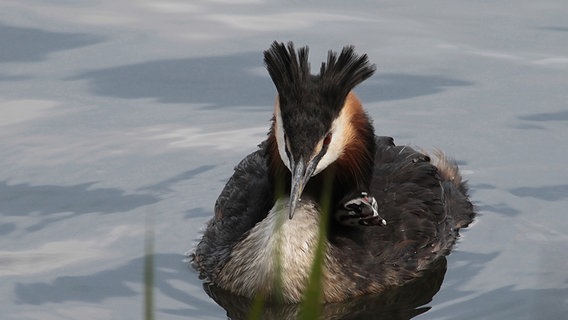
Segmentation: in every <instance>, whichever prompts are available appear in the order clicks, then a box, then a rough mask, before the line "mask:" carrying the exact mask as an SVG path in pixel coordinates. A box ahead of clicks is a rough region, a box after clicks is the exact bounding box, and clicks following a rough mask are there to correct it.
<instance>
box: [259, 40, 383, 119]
mask: <svg viewBox="0 0 568 320" xmlns="http://www.w3.org/2000/svg"><path fill="white" fill-rule="evenodd" d="M264 62H265V64H266V69H267V70H268V74H269V75H270V77H271V78H272V81H273V82H274V85H275V86H276V90H277V91H278V94H279V95H280V99H293V100H296V101H300V100H301V97H302V95H305V94H307V93H308V91H310V90H313V89H314V88H315V87H317V90H318V91H319V92H320V93H321V94H322V96H323V97H324V98H325V99H326V100H328V101H327V104H328V105H329V106H333V107H334V109H335V108H341V105H342V102H343V101H344V100H345V97H346V96H347V94H348V93H349V91H351V90H352V89H353V88H354V87H355V86H356V85H358V84H359V83H361V82H362V81H364V80H365V79H367V78H369V77H370V76H371V75H372V74H373V73H374V72H375V69H376V68H375V65H373V64H370V63H369V60H368V57H367V55H366V54H364V55H361V56H358V55H357V54H356V53H355V50H354V48H353V46H346V47H344V48H343V50H342V51H341V53H340V54H339V56H338V55H337V53H336V52H333V51H329V54H328V57H327V62H324V63H322V66H321V70H320V74H319V76H316V77H314V76H312V75H311V73H310V64H309V62H308V47H302V48H300V49H298V51H297V52H296V50H295V49H294V44H293V43H292V42H289V43H288V44H287V45H285V44H284V43H282V42H277V41H274V42H273V43H272V45H271V46H270V48H269V49H268V50H266V51H264Z"/></svg>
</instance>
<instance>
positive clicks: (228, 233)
mask: <svg viewBox="0 0 568 320" xmlns="http://www.w3.org/2000/svg"><path fill="white" fill-rule="evenodd" d="M265 148H266V143H263V144H262V145H261V146H260V149H259V150H257V151H256V152H253V153H251V154H249V155H248V156H246V157H245V158H244V159H243V160H242V161H241V162H240V163H239V164H238V165H237V166H236V167H235V172H234V174H233V176H232V177H231V178H230V179H229V181H228V182H227V184H226V185H225V188H224V189H223V191H222V192H221V194H220V195H219V198H218V199H217V202H216V203H215V217H214V218H213V219H211V221H209V223H208V224H207V227H206V229H205V232H204V234H203V238H202V239H201V241H200V242H199V244H198V245H197V247H196V250H195V253H194V254H193V255H192V260H193V261H192V265H193V266H194V267H195V268H196V269H197V270H198V271H199V273H200V277H201V278H207V279H209V280H211V281H214V280H215V276H216V275H217V274H218V272H219V269H220V268H221V267H222V266H223V265H224V262H225V261H226V260H227V259H228V258H229V255H230V253H231V251H232V249H233V247H234V246H235V245H236V244H237V243H239V242H240V240H242V238H243V237H244V236H245V234H246V233H247V232H248V231H249V230H250V229H251V228H252V227H253V226H254V225H255V224H256V223H257V222H258V221H260V220H262V219H264V218H265V217H266V215H267V214H268V211H269V210H270V208H271V207H272V205H273V202H274V201H273V200H272V199H273V195H272V188H271V186H270V184H269V174H268V166H267V164H266V157H265V154H266V149H265Z"/></svg>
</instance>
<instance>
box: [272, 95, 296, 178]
mask: <svg viewBox="0 0 568 320" xmlns="http://www.w3.org/2000/svg"><path fill="white" fill-rule="evenodd" d="M274 117H275V120H276V132H275V135H276V144H277V145H278V153H279V154H280V159H282V162H284V165H285V166H286V168H288V170H290V172H292V169H291V168H290V159H288V154H287V153H286V140H285V139H284V127H283V126H282V115H281V114H280V104H279V103H278V100H277V101H276V105H275V107H274Z"/></svg>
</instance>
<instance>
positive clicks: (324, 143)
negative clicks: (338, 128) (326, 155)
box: [323, 132, 331, 146]
mask: <svg viewBox="0 0 568 320" xmlns="http://www.w3.org/2000/svg"><path fill="white" fill-rule="evenodd" d="M330 143H331V132H330V133H328V134H327V135H326V136H325V138H323V145H324V146H327V145H329V144H330Z"/></svg>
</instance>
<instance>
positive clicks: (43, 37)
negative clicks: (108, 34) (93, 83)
mask: <svg viewBox="0 0 568 320" xmlns="http://www.w3.org/2000/svg"><path fill="white" fill-rule="evenodd" d="M102 40H103V39H102V37H99V36H94V35H91V34H84V33H58V32H50V31H46V30H41V29H33V28H20V27H13V26H8V25H5V24H2V23H0V43H2V50H0V62H15V61H19V62H21V61H24V62H27V61H41V60H44V59H45V58H46V56H47V55H48V54H49V53H51V52H56V51H63V50H68V49H73V48H78V47H83V46H88V45H92V44H95V43H98V42H101V41H102Z"/></svg>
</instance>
